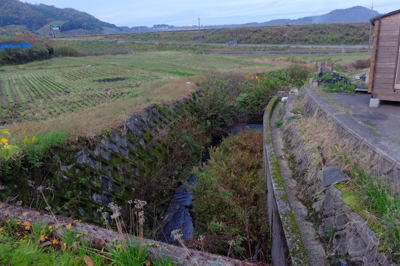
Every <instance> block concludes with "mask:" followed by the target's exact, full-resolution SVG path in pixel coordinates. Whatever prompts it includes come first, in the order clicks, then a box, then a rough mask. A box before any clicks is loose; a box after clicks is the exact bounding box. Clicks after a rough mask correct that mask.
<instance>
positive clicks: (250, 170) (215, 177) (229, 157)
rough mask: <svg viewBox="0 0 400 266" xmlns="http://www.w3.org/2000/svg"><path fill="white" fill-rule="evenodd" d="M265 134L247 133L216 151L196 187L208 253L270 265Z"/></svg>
mask: <svg viewBox="0 0 400 266" xmlns="http://www.w3.org/2000/svg"><path fill="white" fill-rule="evenodd" d="M262 139H263V133H262V132H259V131H251V130H244V131H242V132H240V133H239V134H237V135H231V136H229V137H227V138H226V139H224V140H223V141H222V143H221V146H220V147H218V148H210V157H211V159H210V160H209V161H208V165H207V166H205V167H204V168H203V169H202V171H197V173H196V174H197V183H196V186H195V187H194V188H193V195H194V203H193V207H194V211H193V212H194V218H195V224H196V232H197V234H199V235H202V236H203V238H202V240H201V241H195V243H193V245H195V244H196V243H197V246H199V242H201V248H202V249H203V250H204V251H207V252H212V253H217V254H221V255H226V256H229V257H235V258H239V259H246V258H252V257H253V256H254V255H256V254H255V252H256V250H255V248H256V246H257V244H258V242H259V241H261V242H262V245H261V249H260V250H259V251H258V252H259V253H258V257H259V258H260V261H263V262H268V261H269V258H268V254H269V234H268V233H269V231H268V223H267V221H266V217H268V213H267V207H266V201H265V189H264V186H265V181H264V175H263V162H262Z"/></svg>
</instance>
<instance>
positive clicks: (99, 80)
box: [93, 77, 128, 82]
mask: <svg viewBox="0 0 400 266" xmlns="http://www.w3.org/2000/svg"><path fill="white" fill-rule="evenodd" d="M126 79H128V78H124V77H121V78H109V79H98V80H93V82H116V81H122V80H126Z"/></svg>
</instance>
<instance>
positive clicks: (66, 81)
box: [0, 52, 370, 142]
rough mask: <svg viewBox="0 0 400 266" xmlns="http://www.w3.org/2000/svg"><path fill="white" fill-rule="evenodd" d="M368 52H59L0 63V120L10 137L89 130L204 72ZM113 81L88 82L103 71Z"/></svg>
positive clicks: (187, 89)
mask: <svg viewBox="0 0 400 266" xmlns="http://www.w3.org/2000/svg"><path fill="white" fill-rule="evenodd" d="M369 57H370V54H368V53H359V54H334V55H301V56H293V55H284V54H281V55H267V54H252V55H218V54H216V55H199V54H194V53H188V52H146V53H134V54H128V55H116V56H90V57H64V58H53V59H51V60H44V61H35V62H32V63H29V64H24V65H19V66H5V67H2V68H0V96H1V101H0V105H1V108H0V118H1V120H0V124H6V127H7V128H9V129H10V131H11V132H12V140H13V141H15V142H17V141H20V140H21V139H23V138H24V137H25V136H34V135H37V134H45V133H47V132H51V131H57V130H58V131H62V132H65V133H66V134H67V135H69V136H71V135H85V136H94V135H96V134H98V133H99V132H101V130H103V129H105V128H111V127H116V126H118V125H120V124H121V123H122V122H123V121H124V120H125V119H126V118H128V117H129V116H130V115H132V114H134V113H137V112H140V111H141V110H143V108H145V107H146V106H147V105H148V104H150V103H164V102H170V101H174V100H177V99H180V98H183V97H186V96H187V95H189V94H190V93H192V92H194V91H195V90H197V89H198V87H197V85H196V84H197V83H198V82H201V81H202V80H203V79H204V75H206V74H207V73H217V72H220V73H229V72H239V73H242V74H249V73H261V72H263V71H274V70H279V69H283V68H287V67H288V66H289V65H290V64H292V62H295V61H297V60H302V61H303V62H313V61H320V60H331V61H335V62H337V63H336V64H338V65H340V64H348V63H351V62H354V61H355V60H358V59H366V58H369ZM121 77H124V78H127V79H126V80H124V81H117V82H110V83H109V82H106V83H103V82H94V80H99V79H106V78H121Z"/></svg>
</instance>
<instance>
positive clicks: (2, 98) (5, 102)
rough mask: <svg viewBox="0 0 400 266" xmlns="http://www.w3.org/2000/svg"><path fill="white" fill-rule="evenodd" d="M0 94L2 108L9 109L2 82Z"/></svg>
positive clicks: (0, 81) (0, 83)
mask: <svg viewBox="0 0 400 266" xmlns="http://www.w3.org/2000/svg"><path fill="white" fill-rule="evenodd" d="M0 94H1V102H2V103H1V104H2V105H1V106H2V107H3V109H5V108H6V107H7V99H6V95H5V94H4V89H3V81H2V80H0Z"/></svg>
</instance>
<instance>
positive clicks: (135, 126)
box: [61, 93, 198, 222]
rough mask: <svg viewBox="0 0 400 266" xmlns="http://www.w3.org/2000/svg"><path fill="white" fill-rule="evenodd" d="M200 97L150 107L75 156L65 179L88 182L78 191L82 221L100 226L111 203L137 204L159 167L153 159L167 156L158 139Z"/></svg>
mask: <svg viewBox="0 0 400 266" xmlns="http://www.w3.org/2000/svg"><path fill="white" fill-rule="evenodd" d="M197 97H198V94H197V93H194V94H193V96H192V97H190V98H187V99H184V100H181V101H179V102H177V103H176V104H174V105H172V106H170V107H161V106H159V105H154V104H152V105H150V106H148V107H147V108H146V109H145V110H144V112H143V114H142V115H133V116H131V117H130V118H128V119H127V120H126V121H125V122H124V123H123V125H121V126H120V127H119V128H118V129H117V130H112V131H111V132H109V133H108V134H105V135H104V137H102V138H101V139H100V140H98V141H96V144H94V145H91V146H89V145H87V146H84V147H83V149H81V150H80V151H79V152H77V153H76V156H75V161H72V162H71V161H69V163H70V164H69V165H62V166H61V172H63V175H64V178H66V179H67V178H69V177H68V176H77V175H78V176H82V178H83V179H84V180H85V179H87V180H88V181H87V182H86V184H85V188H84V189H82V190H81V191H79V193H80V195H81V198H82V199H83V200H81V202H80V203H79V214H80V215H81V216H82V217H84V218H89V219H90V220H93V221H95V222H99V221H100V217H101V213H100V212H98V211H97V209H98V208H100V207H102V206H106V205H108V204H109V203H110V202H116V203H117V204H120V205H121V204H126V201H127V200H134V194H135V190H137V189H140V183H141V178H142V177H143V175H144V173H145V172H146V171H147V170H149V168H153V167H156V165H155V163H154V157H157V158H159V157H163V156H165V150H166V148H167V147H166V145H165V143H164V142H163V140H162V139H159V138H158V137H159V135H160V133H161V132H163V134H164V135H166V134H168V133H166V132H168V130H169V128H170V127H173V122H174V121H175V120H176V119H179V116H180V114H181V113H182V111H183V110H189V109H194V108H195V105H194V104H195V100H196V99H197ZM153 140H155V142H156V143H155V144H154V141H153ZM152 141H153V144H152V149H153V150H152V151H151V153H152V154H149V152H148V149H146V147H147V148H148V145H149V143H150V142H152ZM108 220H109V222H111V219H108Z"/></svg>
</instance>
